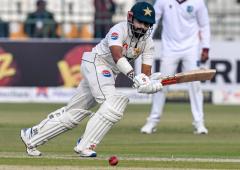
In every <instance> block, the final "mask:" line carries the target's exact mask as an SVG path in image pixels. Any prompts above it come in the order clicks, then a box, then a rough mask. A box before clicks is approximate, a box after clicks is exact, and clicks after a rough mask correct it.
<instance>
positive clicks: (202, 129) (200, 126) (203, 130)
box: [193, 123, 208, 135]
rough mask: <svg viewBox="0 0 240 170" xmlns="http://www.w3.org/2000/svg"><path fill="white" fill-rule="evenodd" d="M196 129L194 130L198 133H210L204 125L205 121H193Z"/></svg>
mask: <svg viewBox="0 0 240 170" xmlns="http://www.w3.org/2000/svg"><path fill="white" fill-rule="evenodd" d="M193 126H194V127H195V131H194V132H193V133H194V134H196V135H201V134H202V135H206V134H208V129H207V128H206V127H205V126H204V124H203V123H193Z"/></svg>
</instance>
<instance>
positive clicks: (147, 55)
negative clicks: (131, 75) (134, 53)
mask: <svg viewBox="0 0 240 170" xmlns="http://www.w3.org/2000/svg"><path fill="white" fill-rule="evenodd" d="M153 55H154V43H153V40H152V38H151V37H149V38H148V39H147V40H146V46H145V48H144V51H143V53H142V64H146V65H150V66H151V65H152V64H153Z"/></svg>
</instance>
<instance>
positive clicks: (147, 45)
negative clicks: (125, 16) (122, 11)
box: [92, 22, 154, 73]
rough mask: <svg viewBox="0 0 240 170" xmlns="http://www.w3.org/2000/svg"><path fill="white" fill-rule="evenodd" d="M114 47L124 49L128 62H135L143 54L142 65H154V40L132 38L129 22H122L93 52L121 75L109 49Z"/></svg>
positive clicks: (113, 28)
mask: <svg viewBox="0 0 240 170" xmlns="http://www.w3.org/2000/svg"><path fill="white" fill-rule="evenodd" d="M114 45H116V46H121V47H123V56H124V57H126V58H127V59H128V61H130V62H131V61H133V60H134V59H136V58H137V57H138V56H139V55H140V54H141V56H142V63H143V64H147V65H152V62H153V53H154V45H153V40H152V38H150V37H148V38H147V39H143V38H140V39H137V38H135V37H134V36H132V32H131V30H130V28H129V26H128V24H127V22H120V23H119V24H116V25H115V26H114V27H112V28H111V29H110V31H109V32H108V34H107V35H106V37H105V38H104V39H103V40H101V42H100V43H99V44H98V45H96V47H95V48H93V50H92V52H93V53H96V54H97V55H98V56H99V58H100V59H102V60H103V61H104V62H105V63H106V64H107V65H108V66H109V67H110V68H111V69H112V70H113V71H114V72H115V73H119V70H118V68H117V67H116V64H115V62H114V61H113V58H112V55H111V52H110V49H109V47H110V46H114Z"/></svg>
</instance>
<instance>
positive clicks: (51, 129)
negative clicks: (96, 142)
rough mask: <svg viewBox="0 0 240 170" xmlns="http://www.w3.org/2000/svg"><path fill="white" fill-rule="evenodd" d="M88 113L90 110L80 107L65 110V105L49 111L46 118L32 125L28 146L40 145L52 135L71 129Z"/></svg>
mask: <svg viewBox="0 0 240 170" xmlns="http://www.w3.org/2000/svg"><path fill="white" fill-rule="evenodd" d="M90 114H91V112H90V111H87V110H82V109H72V110H69V111H68V112H66V111H65V107H62V108H61V109H58V110H56V111H54V112H52V113H50V114H49V115H48V117H47V118H46V119H44V120H43V121H42V122H40V123H39V124H38V125H36V126H34V127H32V137H31V138H30V141H29V144H30V147H37V146H39V145H42V144H43V143H45V142H47V141H48V140H50V139H52V138H53V137H55V136H57V135H59V134H61V133H63V132H65V131H67V130H69V129H72V128H73V127H75V126H77V125H78V124H79V123H80V122H81V121H82V120H83V119H84V118H85V117H87V116H88V115H90Z"/></svg>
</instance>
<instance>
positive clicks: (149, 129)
mask: <svg viewBox="0 0 240 170" xmlns="http://www.w3.org/2000/svg"><path fill="white" fill-rule="evenodd" d="M156 131H157V123H155V122H147V123H146V124H145V125H144V126H143V127H142V128H141V133H145V134H152V133H154V132H156Z"/></svg>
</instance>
